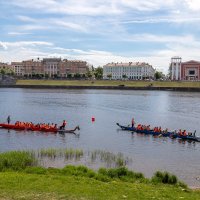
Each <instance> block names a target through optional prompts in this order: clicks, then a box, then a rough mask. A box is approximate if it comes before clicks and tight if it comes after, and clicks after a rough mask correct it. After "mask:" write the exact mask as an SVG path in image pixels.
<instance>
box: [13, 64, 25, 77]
mask: <svg viewBox="0 0 200 200" xmlns="http://www.w3.org/2000/svg"><path fill="white" fill-rule="evenodd" d="M11 66H12V69H13V71H14V74H15V75H16V76H24V67H23V64H22V62H11Z"/></svg>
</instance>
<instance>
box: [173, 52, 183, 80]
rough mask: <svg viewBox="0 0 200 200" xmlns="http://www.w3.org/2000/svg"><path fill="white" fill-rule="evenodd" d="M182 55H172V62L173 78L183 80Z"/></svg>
mask: <svg viewBox="0 0 200 200" xmlns="http://www.w3.org/2000/svg"><path fill="white" fill-rule="evenodd" d="M181 60H182V59H181V57H178V56H176V57H172V58H171V63H170V78H171V80H181V62H182V61H181Z"/></svg>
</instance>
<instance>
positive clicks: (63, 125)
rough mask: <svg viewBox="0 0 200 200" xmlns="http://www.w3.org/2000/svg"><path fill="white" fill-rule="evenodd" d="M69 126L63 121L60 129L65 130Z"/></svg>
mask: <svg viewBox="0 0 200 200" xmlns="http://www.w3.org/2000/svg"><path fill="white" fill-rule="evenodd" d="M66 125H67V122H66V121H65V120H63V123H62V126H60V129H65V126H66Z"/></svg>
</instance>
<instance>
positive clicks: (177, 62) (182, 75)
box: [169, 57, 200, 81]
mask: <svg viewBox="0 0 200 200" xmlns="http://www.w3.org/2000/svg"><path fill="white" fill-rule="evenodd" d="M169 71H170V78H171V80H174V81H177V80H181V81H199V80H200V61H194V60H190V61H187V62H182V59H181V58H180V57H173V58H171V63H170V68H169Z"/></svg>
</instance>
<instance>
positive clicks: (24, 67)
mask: <svg viewBox="0 0 200 200" xmlns="http://www.w3.org/2000/svg"><path fill="white" fill-rule="evenodd" d="M11 66H12V68H13V71H14V73H15V75H16V76H28V77H32V76H34V75H40V76H42V77H63V78H64V77H67V76H68V74H71V75H72V76H74V75H75V74H80V75H82V74H86V73H87V71H88V65H87V62H85V61H79V60H67V59H64V60H62V59H61V58H44V59H43V60H39V59H37V60H33V59H31V60H26V61H22V62H12V63H11Z"/></svg>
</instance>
